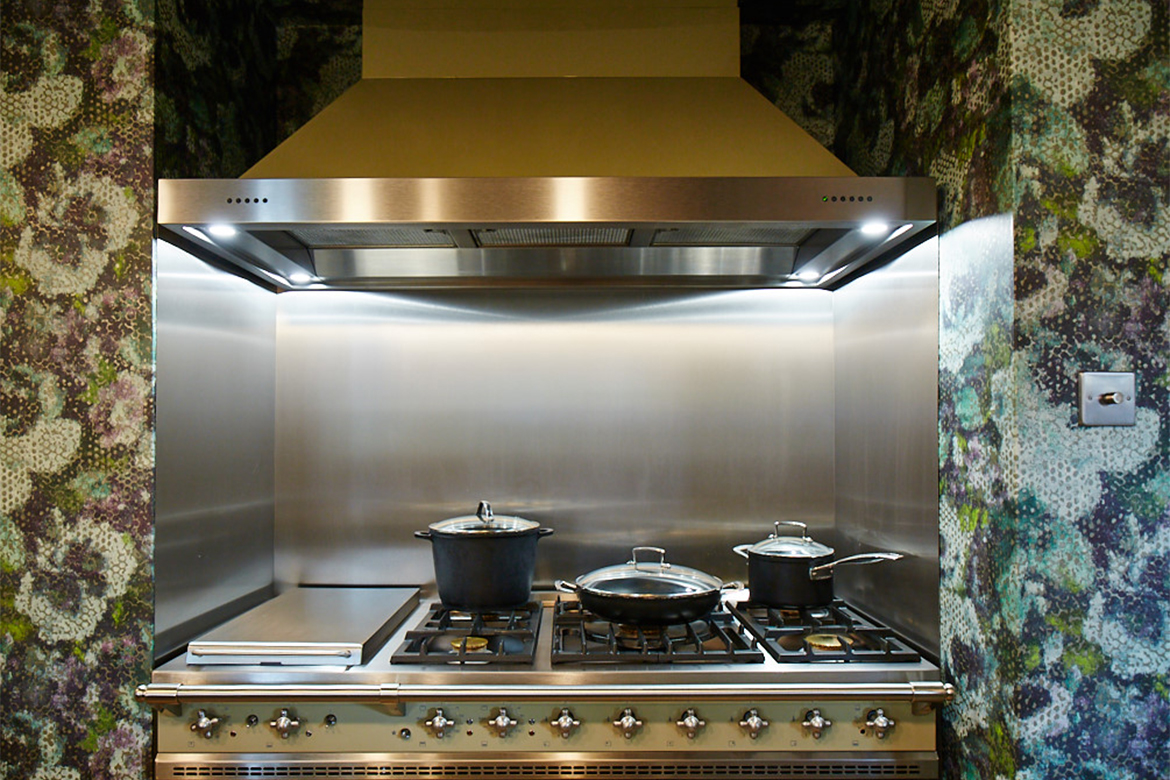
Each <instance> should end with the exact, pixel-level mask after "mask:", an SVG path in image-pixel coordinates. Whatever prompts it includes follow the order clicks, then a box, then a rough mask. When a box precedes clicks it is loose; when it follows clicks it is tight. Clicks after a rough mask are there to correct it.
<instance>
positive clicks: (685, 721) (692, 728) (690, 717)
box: [674, 709, 707, 739]
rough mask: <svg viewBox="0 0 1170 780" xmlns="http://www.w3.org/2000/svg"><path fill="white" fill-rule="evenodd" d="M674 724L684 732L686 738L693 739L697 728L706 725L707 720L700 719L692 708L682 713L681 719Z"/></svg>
mask: <svg viewBox="0 0 1170 780" xmlns="http://www.w3.org/2000/svg"><path fill="white" fill-rule="evenodd" d="M674 725H676V726H678V727H679V728H680V729H682V730H683V731H684V732H686V735H687V739H694V738H695V734H696V733H698V731H699V729H701V728H703V727H704V726H706V725H707V721H705V720H703V719H701V718H700V717H699V716H698V714H697V713H696V712H695V711H694V710H693V709H689V710H687V711H686V712H684V713H683V716H682V720H679V721H677V722H676V723H675V724H674Z"/></svg>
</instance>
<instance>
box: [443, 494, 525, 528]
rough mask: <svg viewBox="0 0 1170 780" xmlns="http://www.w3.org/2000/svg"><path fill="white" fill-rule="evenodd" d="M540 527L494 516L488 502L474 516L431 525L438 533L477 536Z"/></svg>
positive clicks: (453, 518) (480, 506) (502, 516)
mask: <svg viewBox="0 0 1170 780" xmlns="http://www.w3.org/2000/svg"><path fill="white" fill-rule="evenodd" d="M539 527H540V523H538V522H536V521H535V520H526V519H524V518H523V517H511V516H509V515H497V514H494V513H493V512H492V505H491V504H489V503H488V502H487V501H480V502H479V510H478V511H477V512H476V513H475V514H474V515H463V516H460V517H452V518H448V519H447V520H440V521H439V522H437V523H431V525H430V529H431V530H432V531H436V532H438V533H443V534H458V535H475V536H493V535H508V534H522V533H527V532H528V531H532V530H535V529H537V528H539Z"/></svg>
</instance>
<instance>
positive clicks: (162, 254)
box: [155, 241, 276, 655]
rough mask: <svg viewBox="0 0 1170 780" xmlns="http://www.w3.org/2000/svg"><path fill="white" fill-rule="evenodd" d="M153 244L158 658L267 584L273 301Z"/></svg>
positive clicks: (179, 252)
mask: <svg viewBox="0 0 1170 780" xmlns="http://www.w3.org/2000/svg"><path fill="white" fill-rule="evenodd" d="M155 246H156V250H155V251H156V263H157V268H156V284H157V287H156V289H157V294H158V306H157V308H156V311H157V318H158V319H157V325H156V327H157V350H158V352H157V355H158V368H157V388H156V410H157V418H156V426H157V453H156V458H157V461H156V462H157V479H158V487H157V494H156V506H155V514H156V519H155V522H156V526H155V540H156V544H155V578H156V579H155V583H156V584H155V594H156V595H155V626H156V630H157V631H158V633H159V636H160V638H161V640H162V641H160V642H159V643H158V644H157V645H156V653H157V654H159V655H162V654H165V653H166V652H168V651H169V650H171V649H173V646H174V645H175V644H176V643H178V642H181V641H183V640H184V639H187V638H190V634H193V633H196V632H198V631H199V630H202V629H205V628H206V627H207V624H206V623H202V624H201V623H200V620H201V619H202V618H203V617H204V616H205V615H207V614H208V613H209V612H211V611H212V610H215V609H217V608H219V607H222V606H223V605H225V604H229V603H232V602H237V603H240V606H241V608H243V607H246V606H250V603H249V600H250V598H251V599H252V600H253V601H254V598H255V596H254V595H253V594H257V593H259V595H263V593H264V591H265V590H266V589H268V588H269V586H270V585H271V583H272V524H273V485H274V481H273V479H274V472H273V447H274V441H275V428H274V426H275V402H274V397H275V379H276V371H275V368H276V362H275V354H276V296H275V295H273V294H272V293H269V292H266V291H264V290H262V289H260V288H258V287H256V286H255V285H253V284H251V283H249V282H246V281H244V280H242V279H239V278H237V277H234V276H231V275H228V274H225V273H221V272H219V271H216V270H214V269H212V268H210V267H208V266H207V265H205V264H204V263H202V262H201V261H199V260H196V259H195V258H193V257H191V256H190V255H188V254H186V253H184V252H183V251H182V250H180V249H178V248H176V247H174V246H172V245H171V244H167V243H164V242H161V241H159V242H156V244H155ZM221 618H222V615H221V616H219V618H213V619H221ZM176 631H178V633H180V634H181V633H188V636H185V637H183V636H175V634H176Z"/></svg>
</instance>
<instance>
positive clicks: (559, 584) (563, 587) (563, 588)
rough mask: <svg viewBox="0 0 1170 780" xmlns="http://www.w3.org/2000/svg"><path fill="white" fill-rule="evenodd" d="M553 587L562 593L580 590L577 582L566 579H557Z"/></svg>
mask: <svg viewBox="0 0 1170 780" xmlns="http://www.w3.org/2000/svg"><path fill="white" fill-rule="evenodd" d="M553 588H554V589H555V590H559V591H560V592H561V593H576V592H577V591H579V590H580V588H579V587H577V583H575V582H565V581H564V580H556V581H555V582H554V583H553Z"/></svg>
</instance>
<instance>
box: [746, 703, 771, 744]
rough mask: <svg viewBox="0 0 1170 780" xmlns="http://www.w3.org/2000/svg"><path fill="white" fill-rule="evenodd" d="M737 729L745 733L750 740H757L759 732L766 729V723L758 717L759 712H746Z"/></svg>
mask: <svg viewBox="0 0 1170 780" xmlns="http://www.w3.org/2000/svg"><path fill="white" fill-rule="evenodd" d="M739 727H740V728H741V729H743V730H744V731H746V732H747V734H748V736H749V737H751V738H752V739H758V738H759V736H760V732H761V731H763V730H764V729H766V728H768V721H766V720H764V719H763V718H761V717H760V713H759V710H748V711H747V712H745V713H744V714H743V720H741V721H740V722H739Z"/></svg>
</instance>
